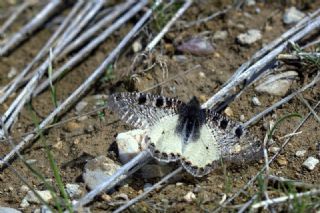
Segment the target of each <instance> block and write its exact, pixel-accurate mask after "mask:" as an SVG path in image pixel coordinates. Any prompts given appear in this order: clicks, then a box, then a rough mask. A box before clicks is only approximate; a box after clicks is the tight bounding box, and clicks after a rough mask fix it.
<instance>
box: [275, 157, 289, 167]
mask: <svg viewBox="0 0 320 213" xmlns="http://www.w3.org/2000/svg"><path fill="white" fill-rule="evenodd" d="M277 163H278V165H279V166H286V165H288V161H287V159H286V158H285V157H284V156H281V155H280V156H279V157H278V158H277Z"/></svg>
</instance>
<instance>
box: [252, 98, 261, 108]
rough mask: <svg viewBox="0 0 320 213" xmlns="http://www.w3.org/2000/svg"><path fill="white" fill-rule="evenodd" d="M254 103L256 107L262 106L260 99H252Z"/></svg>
mask: <svg viewBox="0 0 320 213" xmlns="http://www.w3.org/2000/svg"><path fill="white" fill-rule="evenodd" d="M252 103H253V105H255V106H261V102H260V100H259V98H257V97H253V98H252Z"/></svg>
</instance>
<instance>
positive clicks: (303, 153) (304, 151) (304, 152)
mask: <svg viewBox="0 0 320 213" xmlns="http://www.w3.org/2000/svg"><path fill="white" fill-rule="evenodd" d="M306 152H307V151H306V150H298V151H296V154H295V155H296V156H297V157H303V156H304V155H305V154H306Z"/></svg>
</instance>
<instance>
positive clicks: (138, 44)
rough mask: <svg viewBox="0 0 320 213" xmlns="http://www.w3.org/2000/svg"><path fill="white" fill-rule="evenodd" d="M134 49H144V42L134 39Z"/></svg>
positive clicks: (137, 50) (135, 50) (134, 50)
mask: <svg viewBox="0 0 320 213" xmlns="http://www.w3.org/2000/svg"><path fill="white" fill-rule="evenodd" d="M132 50H133V52H135V53H136V52H139V51H141V50H142V44H141V42H140V41H137V40H136V41H134V42H133V44H132Z"/></svg>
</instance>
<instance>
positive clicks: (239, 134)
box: [235, 126, 243, 138]
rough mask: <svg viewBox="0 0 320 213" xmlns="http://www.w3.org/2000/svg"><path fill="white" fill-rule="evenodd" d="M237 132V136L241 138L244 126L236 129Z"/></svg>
mask: <svg viewBox="0 0 320 213" xmlns="http://www.w3.org/2000/svg"><path fill="white" fill-rule="evenodd" d="M235 133H236V136H237V137H238V138H240V137H241V135H242V134H243V130H242V127H241V126H239V127H238V128H237V129H236V131H235Z"/></svg>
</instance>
